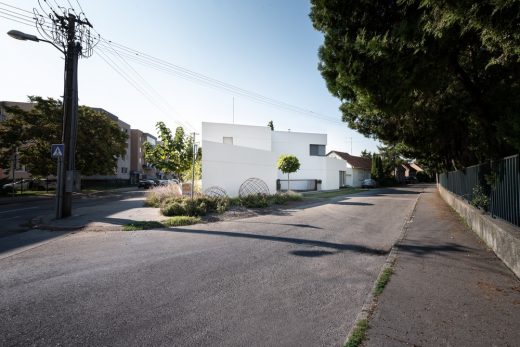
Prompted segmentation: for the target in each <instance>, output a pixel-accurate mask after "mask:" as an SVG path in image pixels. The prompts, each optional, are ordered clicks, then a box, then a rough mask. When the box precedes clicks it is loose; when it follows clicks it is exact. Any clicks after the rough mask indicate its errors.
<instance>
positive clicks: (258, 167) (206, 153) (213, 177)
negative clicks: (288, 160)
mask: <svg viewBox="0 0 520 347" xmlns="http://www.w3.org/2000/svg"><path fill="white" fill-rule="evenodd" d="M326 146H327V135H326V134H313V133H299V132H290V131H272V130H271V129H270V128H269V127H267V126H250V125H238V124H222V123H207V122H203V123H202V148H203V155H202V190H203V191H204V190H206V189H208V188H210V187H213V186H218V187H221V188H223V189H224V190H225V191H226V192H227V194H228V195H229V196H237V195H238V193H239V188H240V185H241V184H242V183H243V182H244V181H246V180H247V179H249V178H253V177H254V178H259V179H261V180H263V181H264V182H265V183H266V184H267V186H268V187H269V191H270V193H271V194H274V193H275V192H276V191H277V188H278V189H281V190H286V189H287V175H284V174H283V173H282V172H280V171H279V170H278V169H277V168H276V162H277V160H278V158H279V156H280V155H281V154H292V155H295V156H296V157H297V158H298V160H299V161H300V170H298V171H297V172H295V173H293V174H291V175H290V179H291V183H290V184H291V186H290V188H291V190H310V189H317V190H329V189H338V188H339V187H340V182H341V180H340V179H341V177H342V175H343V171H344V170H345V162H344V161H343V160H339V159H336V158H331V157H327V156H326ZM277 180H279V181H278V183H279V185H278V187H277Z"/></svg>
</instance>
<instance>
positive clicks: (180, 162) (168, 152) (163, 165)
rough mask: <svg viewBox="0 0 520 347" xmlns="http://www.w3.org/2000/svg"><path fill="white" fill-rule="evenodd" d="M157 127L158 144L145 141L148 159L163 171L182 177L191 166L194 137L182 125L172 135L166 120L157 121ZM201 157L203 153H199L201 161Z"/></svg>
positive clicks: (146, 157)
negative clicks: (186, 132) (153, 144)
mask: <svg viewBox="0 0 520 347" xmlns="http://www.w3.org/2000/svg"><path fill="white" fill-rule="evenodd" d="M156 128H157V132H158V133H159V142H158V143H157V145H156V146H152V145H151V144H149V143H148V142H146V143H145V154H144V156H145V159H146V161H147V162H148V163H150V164H152V165H153V166H154V167H155V168H157V169H158V170H160V171H162V172H163V173H174V174H176V175H177V176H178V177H180V178H182V176H183V174H185V173H186V172H187V170H188V169H190V168H191V162H192V157H193V137H191V136H188V135H186V134H185V132H184V129H183V128H182V127H177V129H176V130H175V135H172V132H171V130H170V129H169V128H168V127H167V126H166V124H164V122H157V125H156ZM199 150H200V149H199ZM199 154H200V153H199ZM200 158H201V155H198V157H197V160H198V161H199V160H200ZM199 166H200V164H199ZM190 172H191V171H190ZM199 174H200V172H199ZM190 175H191V173H190Z"/></svg>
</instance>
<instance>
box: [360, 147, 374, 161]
mask: <svg viewBox="0 0 520 347" xmlns="http://www.w3.org/2000/svg"><path fill="white" fill-rule="evenodd" d="M361 158H365V159H370V158H372V153H370V151H367V150H366V149H364V150H362V151H361Z"/></svg>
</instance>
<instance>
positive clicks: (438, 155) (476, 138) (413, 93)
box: [311, 0, 520, 168]
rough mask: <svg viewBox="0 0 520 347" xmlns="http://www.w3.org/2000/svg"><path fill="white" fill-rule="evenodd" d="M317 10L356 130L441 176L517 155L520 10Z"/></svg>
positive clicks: (511, 5)
mask: <svg viewBox="0 0 520 347" xmlns="http://www.w3.org/2000/svg"><path fill="white" fill-rule="evenodd" d="M311 3H312V9H311V19H312V22H313V25H314V27H315V28H316V29H317V30H320V31H321V32H323V33H324V43H323V45H322V47H321V48H320V51H319V57H320V64H319V70H320V72H321V74H322V76H323V78H324V79H325V81H326V83H327V87H328V89H329V91H330V92H331V93H332V95H334V96H335V97H337V98H338V99H339V100H340V101H341V103H342V104H341V107H340V109H341V111H342V114H343V120H344V121H345V122H347V123H348V124H349V126H350V127H351V128H353V129H356V130H358V131H359V132H361V133H362V134H364V135H367V136H371V137H376V138H378V139H380V140H381V141H384V142H385V143H387V144H392V145H397V144H401V145H403V147H404V148H403V149H404V150H405V151H406V153H403V154H405V156H406V157H408V158H416V159H418V160H420V161H421V162H422V161H425V162H428V163H435V165H437V166H438V167H439V168H451V167H453V166H456V167H461V166H468V165H471V164H474V163H476V162H483V161H484V160H486V159H493V158H496V157H502V156H505V155H509V154H511V153H515V152H518V151H520V98H519V97H518V95H520V83H518V81H519V80H520V59H519V56H520V30H518V18H519V16H520V5H519V3H518V2H517V1H513V0H504V1H494V0H482V1H476V0H473V1H451V2H450V1H448V2H446V1H432V0H409V1H395V0H394V1H381V0H374V1H362V0H352V1H328V0H311Z"/></svg>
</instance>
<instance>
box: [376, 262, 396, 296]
mask: <svg viewBox="0 0 520 347" xmlns="http://www.w3.org/2000/svg"><path fill="white" fill-rule="evenodd" d="M393 273H394V269H393V268H392V267H387V268H386V269H384V270H383V272H382V273H381V275H379V278H378V279H377V282H376V286H375V287H374V295H380V294H381V293H382V292H383V290H384V289H385V287H386V285H387V283H388V282H389V281H390V276H392V274H393Z"/></svg>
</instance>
